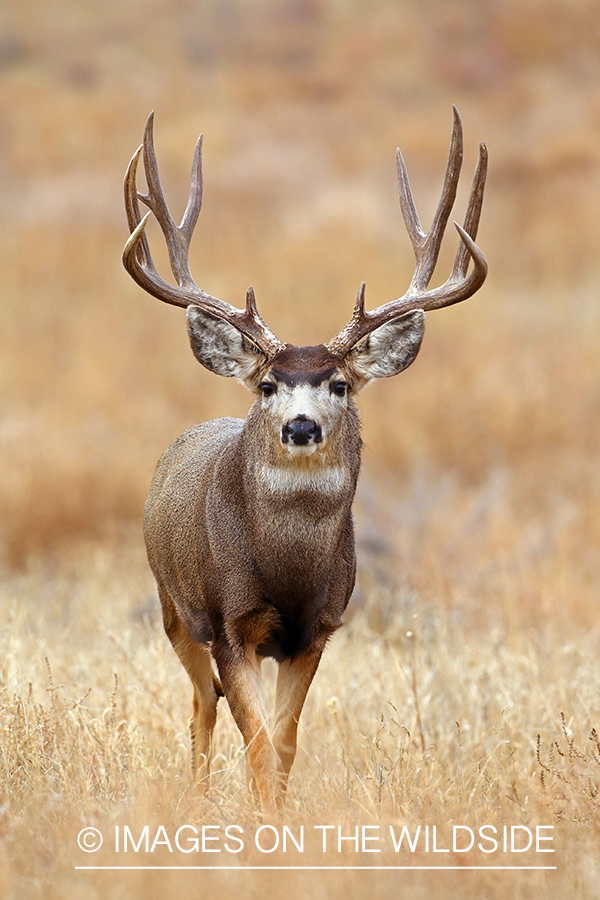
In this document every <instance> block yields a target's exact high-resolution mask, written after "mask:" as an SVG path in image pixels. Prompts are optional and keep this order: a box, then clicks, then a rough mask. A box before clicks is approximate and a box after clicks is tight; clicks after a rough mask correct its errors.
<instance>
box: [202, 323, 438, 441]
mask: <svg viewBox="0 0 600 900" xmlns="http://www.w3.org/2000/svg"><path fill="white" fill-rule="evenodd" d="M187 319H188V331H189V335H190V342H191V345H192V350H193V352H194V355H195V356H196V359H198V361H199V362H201V363H202V364H203V365H204V366H206V368H207V369H210V370H211V371H212V372H215V373H216V374H218V375H225V376H230V377H236V378H238V379H239V380H240V381H241V382H242V383H243V384H245V385H246V387H248V388H249V389H250V390H251V391H252V392H253V393H254V394H256V395H257V396H258V397H260V402H261V408H262V411H263V415H264V419H265V422H266V423H267V426H268V428H269V431H270V433H271V436H272V439H273V441H274V443H276V444H278V446H279V449H280V450H281V452H282V454H283V455H285V456H289V457H291V458H293V457H307V456H313V455H315V454H323V455H324V456H326V455H327V450H328V448H329V447H330V445H331V443H332V441H333V439H334V438H335V435H336V434H337V433H338V432H339V431H340V428H341V423H342V420H343V417H344V414H345V411H346V409H347V407H348V402H349V399H350V398H351V397H352V396H353V395H354V394H356V393H358V391H360V390H361V389H362V388H363V387H364V386H365V385H366V384H368V383H369V381H372V380H373V379H374V378H385V377H388V376H391V375H396V374H397V373H398V372H401V371H402V370H403V369H406V368H407V366H409V365H410V364H411V362H412V361H413V360H414V359H415V357H416V355H417V353H418V352H419V348H420V346H421V340H422V337H423V329H424V322H425V317H424V315H423V313H422V312H421V311H420V310H416V311H413V312H410V313H407V314H406V315H404V316H401V317H400V318H398V319H396V320H394V321H392V322H389V323H387V324H385V325H383V326H381V327H380V328H378V329H376V330H375V331H373V332H372V333H371V334H369V335H368V336H367V337H366V338H364V339H363V340H362V341H361V342H360V343H359V344H357V345H356V346H354V347H352V349H351V350H350V351H349V352H347V353H346V354H344V355H343V356H339V355H336V354H334V353H332V352H331V351H330V350H329V349H328V348H327V347H325V346H324V345H323V344H319V345H318V346H316V347H295V346H292V345H291V344H288V345H287V346H286V347H285V349H283V350H280V351H279V352H278V353H277V354H275V356H273V357H272V358H269V357H267V355H266V354H265V353H264V352H262V351H261V350H259V349H258V348H257V347H256V346H254V345H253V344H252V342H251V341H249V340H248V339H247V338H246V337H244V336H243V335H242V334H241V333H240V332H239V331H238V330H237V328H235V327H233V326H232V325H230V324H229V323H228V322H226V321H225V320H223V319H220V318H218V317H217V316H213V315H211V314H210V313H207V312H206V311H205V310H202V309H200V308H199V307H196V306H190V307H188V312H187Z"/></svg>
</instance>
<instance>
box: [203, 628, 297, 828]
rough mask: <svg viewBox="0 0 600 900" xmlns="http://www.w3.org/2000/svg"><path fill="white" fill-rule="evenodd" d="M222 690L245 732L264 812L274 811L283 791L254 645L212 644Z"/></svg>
mask: <svg viewBox="0 0 600 900" xmlns="http://www.w3.org/2000/svg"><path fill="white" fill-rule="evenodd" d="M213 655H214V657H215V661H216V663H217V668H218V670H219V676H220V679H221V684H222V686H223V693H224V694H225V697H226V698H227V702H228V703H229V708H230V709H231V714H232V715H233V718H234V720H235V723H236V725H237V726H238V728H239V729H240V731H241V733H242V737H243V738H244V743H245V745H246V752H247V754H248V763H249V765H250V769H251V771H252V774H253V776H254V781H255V784H256V790H257V791H258V796H259V800H260V806H261V809H262V811H263V813H266V814H267V815H272V814H273V813H274V812H275V810H276V808H277V798H278V795H279V794H280V792H281V789H280V786H279V785H278V783H277V782H278V775H277V754H276V752H275V749H274V747H273V743H272V741H271V737H270V735H269V731H268V726H267V711H266V706H265V698H264V691H263V683H262V677H261V672H260V664H259V661H258V658H257V656H256V651H255V648H254V647H253V646H248V645H246V646H245V647H243V648H239V649H238V648H233V647H231V646H230V645H229V644H227V643H226V642H225V641H223V640H221V641H218V642H217V643H216V644H215V646H213Z"/></svg>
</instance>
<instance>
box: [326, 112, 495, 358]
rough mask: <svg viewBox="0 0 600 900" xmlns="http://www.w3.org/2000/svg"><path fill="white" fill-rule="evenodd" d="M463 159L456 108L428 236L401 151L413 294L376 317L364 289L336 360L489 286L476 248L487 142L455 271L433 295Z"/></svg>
mask: <svg viewBox="0 0 600 900" xmlns="http://www.w3.org/2000/svg"><path fill="white" fill-rule="evenodd" d="M462 155H463V134H462V123H461V119H460V116H459V114H458V110H457V109H456V107H454V126H453V129H452V140H451V142H450V153H449V155H448V165H447V168H446V176H445V178H444V186H443V188H442V196H441V198H440V202H439V204H438V208H437V210H436V213H435V216H434V218H433V223H432V225H431V228H430V230H429V232H428V233H425V232H424V231H423V228H422V227H421V223H420V221H419V216H418V214H417V210H416V207H415V203H414V200H413V195H412V191H411V189H410V183H409V180H408V173H407V171H406V165H405V163H404V160H403V158H402V154H401V153H400V150H398V151H397V163H398V190H399V195H400V207H401V209H402V215H403V217H404V222H405V224H406V229H407V231H408V235H409V237H410V240H411V243H412V246H413V250H414V254H415V272H414V275H413V278H412V281H411V283H410V285H409V288H408V290H407V292H406V293H405V294H404V295H403V296H402V297H399V298H398V299H397V300H393V301H392V302H390V303H386V304H384V305H383V306H379V307H377V309H374V310H373V311H372V312H367V311H366V310H365V285H364V283H363V284H361V286H360V290H359V292H358V297H357V300H356V305H355V307H354V312H353V313H352V318H351V319H350V321H349V322H348V324H347V325H345V326H344V328H342V330H341V331H340V332H339V333H338V334H337V335H336V336H335V337H334V338H333V339H332V340H331V341H329V343H328V344H327V345H326V346H327V348H328V349H329V350H330V351H331V352H332V353H333V354H335V355H336V356H340V357H343V356H345V355H346V354H347V353H348V352H349V351H350V350H351V349H352V347H354V345H355V344H357V343H358V342H359V341H360V340H362V339H363V338H365V337H366V336H367V335H369V334H370V333H371V332H372V331H374V330H375V329H376V328H379V327H380V326H381V325H385V323H386V322H390V321H391V320H393V319H396V318H398V317H399V316H402V315H404V314H405V313H407V312H410V311H412V310H415V309H422V310H431V309H440V308H441V307H443V306H451V305H452V304H454V303H460V302H461V301H462V300H466V299H467V298H468V297H471V296H472V295H473V294H474V293H475V292H476V291H477V290H479V288H480V287H481V285H482V284H483V282H484V281H485V278H486V275H487V261H486V258H485V256H484V255H483V253H482V252H481V250H480V249H479V247H478V246H477V244H476V243H475V238H476V237H477V229H478V227H479V219H480V216H481V208H482V205H483V191H484V187H485V178H486V174H487V149H486V146H485V144H483V143H482V144H480V145H479V161H478V163H477V168H476V169H475V175H474V178H473V184H472V186H471V194H470V196H469V203H468V206H467V214H466V216H465V221H464V226H463V227H462V228H461V226H460V225H459V224H458V223H457V222H455V223H454V225H455V227H456V230H457V231H458V233H459V235H460V239H461V240H460V245H459V248H458V251H457V253H456V257H455V260H454V265H453V267H452V272H451V273H450V277H449V278H448V280H447V281H446V282H445V284H443V285H441V286H440V287H438V288H433V289H432V290H428V289H427V287H428V285H429V282H430V280H431V276H432V275H433V271H434V269H435V265H436V263H437V259H438V255H439V252H440V247H441V244H442V239H443V237H444V231H445V229H446V224H447V222H448V218H449V216H450V212H451V211H452V207H453V205H454V200H455V198H456V191H457V188H458V179H459V176H460V169H461V165H462ZM471 260H473V269H472V271H471V273H470V275H467V269H468V267H469V263H470V261H471Z"/></svg>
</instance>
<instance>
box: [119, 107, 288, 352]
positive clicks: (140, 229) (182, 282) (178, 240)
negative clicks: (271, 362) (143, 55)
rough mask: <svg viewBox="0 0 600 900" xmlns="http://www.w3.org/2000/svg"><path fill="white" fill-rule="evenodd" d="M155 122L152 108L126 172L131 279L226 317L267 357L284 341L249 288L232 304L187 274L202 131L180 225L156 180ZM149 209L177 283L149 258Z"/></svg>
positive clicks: (126, 258) (176, 301) (198, 199)
mask: <svg viewBox="0 0 600 900" xmlns="http://www.w3.org/2000/svg"><path fill="white" fill-rule="evenodd" d="M153 124H154V113H151V114H150V115H149V116H148V121H147V122H146V127H145V129H144V141H143V143H142V145H141V146H140V147H139V148H138V149H137V151H136V152H135V153H134V155H133V157H132V159H131V162H130V163H129V166H128V168H127V173H126V175H125V184H124V190H125V209H126V212H127V221H128V223H129V231H130V235H129V239H128V241H127V243H126V244H125V248H124V250H123V265H124V266H125V268H126V269H127V271H128V272H129V274H130V275H131V277H132V278H133V280H134V281H135V282H136V283H137V284H139V286H140V287H142V288H144V290H145V291H148V293H149V294H152V296H153V297H156V298H157V299H158V300H162V301H163V302H164V303H171V304H173V305H174V306H182V307H188V306H191V305H194V306H199V307H200V308H201V309H203V310H205V312H207V313H210V314H212V315H215V316H218V317H219V318H221V319H224V320H225V321H227V322H229V324H230V325H233V327H234V328H236V329H237V330H238V331H239V332H240V333H241V334H243V335H245V336H246V337H247V338H249V339H250V341H252V343H254V344H255V345H256V346H257V347H258V348H259V349H260V350H261V351H262V352H263V353H264V354H265V355H266V356H267V357H269V358H271V357H273V356H275V354H276V353H278V352H279V351H280V350H283V349H284V348H285V344H283V343H282V342H281V341H280V340H279V338H277V337H276V336H275V335H274V334H273V332H272V331H271V330H270V328H269V327H268V326H267V325H266V323H265V322H264V321H263V320H262V319H261V317H260V315H259V314H258V310H257V308H256V300H255V297H254V291H253V289H252V288H249V289H248V291H247V293H246V307H245V309H244V310H241V309H236V307H235V306H231V305H230V304H229V303H225V302H224V301H223V300H218V299H217V298H216V297H212V296H211V295H210V294H207V293H205V291H203V290H202V289H201V288H199V287H198V285H197V284H196V282H195V281H194V280H193V278H192V276H191V274H190V269H189V262H188V254H189V246H190V241H191V238H192V234H193V232H194V228H195V225H196V222H197V221H198V216H199V215H200V209H201V207H202V135H200V137H199V138H198V141H197V143H196V149H195V151H194V161H193V163H192V175H191V183H190V195H189V200H188V204H187V207H186V210H185V213H184V215H183V219H182V220H181V224H180V225H176V224H175V222H174V220H173V217H172V216H171V214H170V212H169V209H168V207H167V204H166V201H165V197H164V193H163V190H162V186H161V183H160V177H159V174H158V164H157V161H156V153H155V150H154V137H153ZM141 156H143V160H144V170H145V173H146V182H147V185H148V193H147V194H140V193H138V190H137V170H138V164H139V161H140V157H141ZM140 200H141V201H142V203H144V204H145V205H146V206H147V207H148V208H149V210H150V212H148V213H146V215H145V216H144V217H143V218H142V215H141V213H140V205H139V201H140ZM151 214H153V215H154V217H155V218H156V220H157V222H158V224H159V225H160V227H161V229H162V233H163V235H164V237H165V241H166V244H167V249H168V252H169V262H170V265H171V270H172V272H173V275H174V276H175V280H176V281H177V287H176V286H175V285H173V284H169V282H168V281H165V280H164V279H163V278H162V277H161V276H160V275H159V274H158V272H157V270H156V267H155V265H154V263H153V261H152V256H151V253H150V246H149V244H148V238H147V236H146V233H145V229H146V225H147V222H148V218H149V216H150V215H151Z"/></svg>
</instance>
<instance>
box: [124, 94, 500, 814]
mask: <svg viewBox="0 0 600 900" xmlns="http://www.w3.org/2000/svg"><path fill="white" fill-rule="evenodd" d="M200 148H201V140H199V142H198V144H197V147H196V154H195V157H194V165H193V168H192V184H191V189H190V199H189V202H188V206H187V209H186V212H185V214H184V217H183V220H182V222H181V225H179V226H176V225H175V223H174V221H173V219H172V218H171V216H170V213H169V211H168V209H167V206H166V203H165V200H164V196H163V193H162V188H161V186H160V180H159V177H158V169H157V166H156V157H155V153H154V146H153V138H152V117H150V119H149V120H148V123H147V126H146V132H145V135H144V144H143V145H142V147H140V149H139V150H138V152H137V153H136V154H135V156H134V157H133V159H132V161H131V163H130V166H129V169H128V172H127V176H126V179H125V204H126V209H127V215H128V220H129V226H130V231H131V235H130V238H129V240H128V242H127V244H126V247H125V250H124V254H123V259H124V263H125V266H126V268H127V269H128V271H129V272H130V274H131V275H132V276H133V278H134V279H135V280H136V281H137V282H138V284H140V285H141V286H142V287H144V288H145V289H146V290H147V291H148V292H149V293H151V294H153V295H154V296H156V297H158V298H159V299H161V300H163V301H165V302H167V303H172V304H174V305H179V306H184V307H186V308H187V324H188V332H189V337H190V343H191V347H192V351H193V352H194V355H195V356H196V358H197V359H198V361H199V362H201V363H202V364H203V365H204V366H205V367H206V368H208V369H209V370H211V371H212V372H214V373H216V374H218V375H222V376H226V377H236V378H237V379H238V380H239V381H241V382H242V383H243V384H244V385H245V386H246V387H247V388H248V389H249V390H250V391H252V393H253V394H254V396H255V402H254V404H253V405H252V407H251V409H250V412H249V414H248V416H247V418H246V419H245V420H242V419H231V418H229V419H227V418H224V419H214V420H212V421H210V422H206V423H204V424H202V425H197V426H195V427H194V428H191V429H190V430H188V431H186V432H185V433H184V434H182V435H181V436H180V437H179V438H178V439H177V440H176V441H175V442H174V443H173V444H172V446H171V447H170V448H169V449H168V450H167V452H166V453H165V454H164V455H163V457H162V458H161V460H160V461H159V463H158V466H157V469H156V473H155V476H154V479H153V482H152V486H151V489H150V495H149V497H148V501H147V503H146V507H145V513H144V534H145V539H146V546H147V551H148V559H149V562H150V566H151V568H152V571H153V573H154V576H155V578H156V583H157V587H158V593H159V597H160V601H161V605H162V611H163V621H164V626H165V630H166V632H167V635H168V637H169V639H170V641H171V643H172V645H173V647H174V649H175V651H176V652H177V654H178V656H179V658H180V660H181V662H182V664H183V666H184V667H185V669H186V671H187V673H188V675H189V676H190V679H191V681H192V684H193V687H194V694H193V714H192V718H191V721H190V731H191V739H192V767H193V770H194V771H195V773H196V774H197V776H198V777H199V778H200V779H201V781H202V782H204V783H205V782H206V780H207V776H208V774H209V768H210V757H211V741H212V732H213V728H214V725H215V721H216V709H217V701H218V698H219V696H221V695H224V696H225V697H226V699H227V702H228V704H229V706H230V709H231V712H232V714H233V717H234V719H235V721H236V723H237V725H238V727H239V729H240V731H241V733H242V735H243V738H244V742H245V744H246V748H247V755H248V762H249V773H250V776H251V781H252V782H253V784H254V786H255V788H256V790H257V793H258V796H259V799H260V804H261V807H262V809H263V810H264V811H272V810H274V809H275V808H276V806H277V805H278V804H279V803H281V802H282V800H283V797H284V793H285V789H286V785H287V778H288V775H289V772H290V768H291V766H292V763H293V760H294V756H295V752H296V733H297V727H298V720H299V717H300V713H301V711H302V707H303V704H304V700H305V697H306V694H307V691H308V688H309V686H310V683H311V681H312V679H313V676H314V674H315V672H316V670H317V666H318V664H319V661H320V658H321V655H322V653H323V650H324V647H325V645H326V643H327V640H328V639H329V637H330V636H331V635H332V634H333V632H334V631H335V630H336V629H337V628H338V627H339V626H340V625H341V619H342V615H343V612H344V610H345V609H346V606H347V604H348V601H349V599H350V595H351V593H352V589H353V587H354V579H355V571H356V559H355V550H354V527H353V521H352V502H353V499H354V494H355V491H356V485H357V480H358V475H359V469H360V454H361V437H360V419H359V414H358V409H357V406H356V404H355V402H354V398H355V396H356V394H357V393H358V392H359V391H360V390H361V389H362V388H363V387H364V386H365V385H366V384H367V383H369V382H370V381H372V380H373V379H376V378H383V377H389V376H392V375H395V374H397V373H398V372H401V371H402V370H403V369H405V368H406V367H407V366H409V365H410V364H411V363H412V361H413V360H414V359H415V357H416V355H417V353H418V351H419V348H420V345H421V340H422V337H423V329H424V312H423V311H424V310H426V309H435V308H438V307H440V306H447V305H450V304H451V303H456V302H459V301H460V300H464V299H466V298H467V297H469V296H471V294H473V293H474V292H475V291H476V290H477V289H478V288H479V287H480V286H481V284H482V283H483V280H484V279H485V275H486V272H487V265H486V261H485V257H484V256H483V254H482V253H481V251H480V250H479V248H478V247H477V245H476V244H475V236H476V232H477V227H478V223H479V216H480V212H481V204H482V200H483V186H484V182H485V173H486V159H487V157H486V152H485V148H484V146H483V145H481V147H480V158H479V164H478V167H477V170H476V173H475V178H474V181H473V187H472V190H471V196H470V199H469V205H468V210H467V215H466V219H465V226H464V229H463V228H461V227H460V226H458V225H457V226H456V227H457V229H458V231H459V234H460V237H461V244H460V245H459V249H458V252H457V255H456V259H455V263H454V267H453V270H452V273H451V275H450V278H449V279H448V280H447V282H446V283H445V284H444V285H442V286H441V287H439V288H434V289H428V288H427V286H428V283H429V280H430V278H431V275H432V273H433V270H434V268H435V263H436V260H437V256H438V253H439V248H440V243H441V240H442V236H443V232H444V228H445V226H446V223H447V220H448V217H449V214H450V211H451V208H452V204H453V202H454V197H455V194H456V188H457V183H458V177H459V173H460V161H461V158H462V128H461V124H460V118H459V117H458V113H457V112H456V110H455V120H454V130H453V135H452V143H451V148H450V157H449V161H448V168H447V171H446V179H445V182H444V188H443V191H442V198H441V200H440V204H439V206H438V210H437V212H436V214H435V217H434V221H433V224H432V227H431V229H430V231H429V232H428V233H427V234H426V233H425V232H424V231H423V230H422V228H421V225H420V222H419V219H418V216H417V213H416V209H415V207H414V202H413V199H412V194H411V192H410V187H409V185H408V176H407V175H406V169H405V166H404V162H403V160H402V157H401V156H400V153H399V151H398V175H399V187H400V202H401V207H402V212H403V214H404V219H405V222H406V226H407V229H408V232H409V235H410V237H411V241H412V243H413V248H414V251H415V259H416V267H415V274H414V277H413V280H412V282H411V285H410V287H409V289H408V291H407V293H406V294H405V295H404V296H403V297H400V298H399V299H398V300H395V301H392V302H391V303H387V304H384V305H383V306H380V307H378V308H377V309H375V310H373V311H372V312H367V311H366V310H365V304H364V285H362V286H361V290H360V291H359V295H358V299H357V302H356V306H355V309H354V313H353V315H352V318H351V319H350V321H349V322H348V324H347V325H346V326H345V327H344V328H343V329H342V330H341V331H340V332H339V334H338V335H336V337H334V338H333V339H332V340H331V341H330V342H329V343H328V344H326V345H323V344H319V345H318V346H315V347H296V346H293V345H291V344H283V343H282V342H281V341H280V340H279V339H278V338H277V337H276V336H275V335H274V334H273V332H271V331H270V329H269V328H268V326H267V325H266V324H265V323H264V322H263V320H262V319H261V318H260V316H259V315H258V311H257V309H256V303H255V300H254V293H253V291H252V289H250V290H249V291H248V293H247V295H246V308H245V310H243V311H242V310H237V309H235V308H234V307H232V306H230V305H229V304H227V303H224V302H223V301H221V300H218V299H216V298H215V297H211V296H210V295H209V294H206V293H205V292H204V291H202V290H201V289H200V288H199V287H198V286H197V285H196V284H195V282H194V281H193V280H192V278H191V275H190V272H189V267H188V263H187V250H188V246H189V242H190V239H191V235H192V232H193V229H194V226H195V224H196V220H197V218H198V214H199V211H200V206H201V200H202V178H201V155H200ZM142 152H143V155H144V165H145V171H146V179H147V182H148V189H149V191H148V195H147V196H144V195H141V194H138V193H137V189H136V172H137V165H138V161H139V158H140V156H141V154H142ZM139 200H142V201H143V202H144V203H145V204H146V205H147V206H149V207H150V210H151V212H153V213H154V215H155V216H156V218H157V219H158V221H159V224H160V225H161V228H162V230H163V233H164V235H165V238H166V241H167V246H168V249H169V258H170V262H171V268H172V270H173V274H174V275H175V278H176V280H177V283H178V286H177V287H175V286H173V285H171V284H169V283H168V282H165V281H163V279H162V278H161V277H160V276H159V275H158V273H157V271H156V269H155V268H154V264H153V263H152V258H151V256H150V250H149V246H148V241H147V238H146V236H145V233H144V228H145V224H146V219H147V217H145V218H143V219H142V217H141V215H140V210H139ZM149 214H150V213H149ZM149 214H148V215H149ZM470 261H472V262H473V269H472V271H471V273H470V274H469V275H467V269H468V266H469V262H470ZM267 656H269V657H273V658H274V659H275V660H276V661H277V663H278V664H279V671H278V677H277V687H276V697H275V711H274V714H273V715H272V717H271V716H269V714H268V711H267V708H266V704H265V699H264V694H263V687H262V680H261V672H260V665H261V661H262V659H264V658H265V657H267ZM213 664H214V666H216V670H217V673H218V677H217V674H216V673H215V671H214V667H213Z"/></svg>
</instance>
